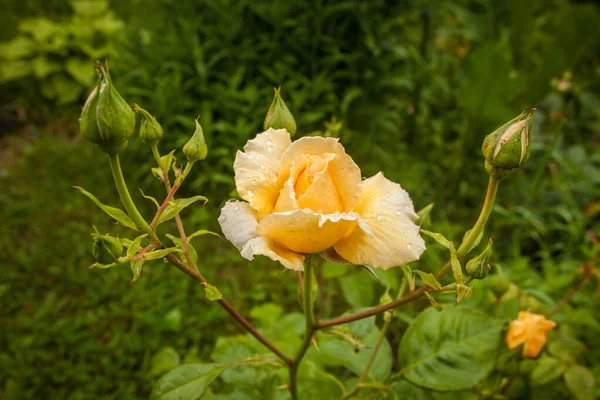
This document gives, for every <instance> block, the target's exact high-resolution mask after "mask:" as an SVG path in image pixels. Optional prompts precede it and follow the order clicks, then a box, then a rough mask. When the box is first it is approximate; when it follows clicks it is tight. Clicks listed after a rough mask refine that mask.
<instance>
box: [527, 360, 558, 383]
mask: <svg viewBox="0 0 600 400" xmlns="http://www.w3.org/2000/svg"><path fill="white" fill-rule="evenodd" d="M563 371H564V365H563V364H562V363H561V362H560V361H559V360H557V359H556V358H554V357H550V356H547V355H545V354H544V355H542V356H541V357H540V359H539V360H537V363H536V365H535V367H534V368H533V370H532V371H531V383H532V384H533V385H536V386H541V385H545V384H547V383H550V382H552V381H553V380H555V379H556V378H558V377H559V376H560V375H561V374H562V373H563Z"/></svg>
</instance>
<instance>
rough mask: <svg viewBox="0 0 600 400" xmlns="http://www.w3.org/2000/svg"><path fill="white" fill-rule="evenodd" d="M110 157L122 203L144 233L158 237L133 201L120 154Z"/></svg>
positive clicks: (110, 155) (111, 168)
mask: <svg viewBox="0 0 600 400" xmlns="http://www.w3.org/2000/svg"><path fill="white" fill-rule="evenodd" d="M108 159H109V161H110V170H111V171H112V174H113V178H114V180H115V186H116V187H117V191H118V192H119V197H120V198H121V203H123V206H124V207H125V210H126V211H127V214H128V215H129V217H130V218H131V219H132V220H133V223H134V224H135V225H136V226H137V227H138V228H139V229H140V230H141V231H142V232H144V233H147V234H148V235H149V236H150V237H152V238H153V239H154V238H156V234H155V233H154V231H153V230H152V228H150V225H148V223H147V222H146V220H145V219H144V217H142V215H141V214H140V212H139V211H138V209H137V207H136V206H135V203H134V202H133V200H132V198H131V195H130V194H129V189H127V184H126V183H125V178H124V177H123V171H122V170H121V162H120V161H119V155H118V154H109V155H108Z"/></svg>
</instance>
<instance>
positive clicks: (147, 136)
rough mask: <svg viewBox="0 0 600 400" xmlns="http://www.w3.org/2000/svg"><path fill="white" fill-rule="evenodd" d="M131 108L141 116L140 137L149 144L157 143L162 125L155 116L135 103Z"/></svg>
mask: <svg viewBox="0 0 600 400" xmlns="http://www.w3.org/2000/svg"><path fill="white" fill-rule="evenodd" d="M133 108H134V110H135V111H137V112H139V113H140V114H141V116H142V120H141V122H140V139H142V140H143V141H147V142H148V143H149V144H151V145H155V144H157V143H158V140H159V139H160V138H161V137H162V135H163V128H162V126H160V124H159V123H158V121H157V120H156V118H154V117H153V116H152V115H150V113H149V112H148V111H146V110H144V109H143V108H141V107H140V106H138V105H137V104H134V105H133Z"/></svg>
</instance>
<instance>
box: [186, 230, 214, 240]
mask: <svg viewBox="0 0 600 400" xmlns="http://www.w3.org/2000/svg"><path fill="white" fill-rule="evenodd" d="M202 235H213V236H216V237H218V238H221V235H219V234H218V233H215V232H211V231H208V230H206V229H200V230H197V231H196V232H194V233H192V234H191V235H190V236H188V243H189V242H190V240H192V239H193V238H195V237H196V236H202Z"/></svg>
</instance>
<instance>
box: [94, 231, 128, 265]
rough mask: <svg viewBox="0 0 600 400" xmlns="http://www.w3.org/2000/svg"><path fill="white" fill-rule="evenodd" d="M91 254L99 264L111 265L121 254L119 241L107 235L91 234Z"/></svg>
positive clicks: (121, 247)
mask: <svg viewBox="0 0 600 400" xmlns="http://www.w3.org/2000/svg"><path fill="white" fill-rule="evenodd" d="M92 238H93V240H94V243H93V244H92V254H93V256H94V258H95V259H96V261H97V262H99V263H100V264H112V263H114V262H116V261H117V259H118V258H119V257H120V256H121V255H122V254H123V245H122V244H121V241H120V240H119V239H117V238H114V237H112V236H109V235H99V234H97V233H94V234H92Z"/></svg>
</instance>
